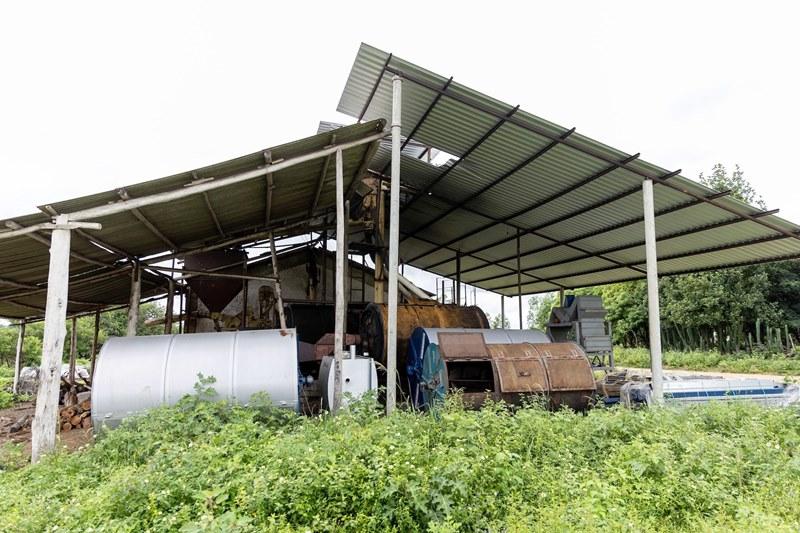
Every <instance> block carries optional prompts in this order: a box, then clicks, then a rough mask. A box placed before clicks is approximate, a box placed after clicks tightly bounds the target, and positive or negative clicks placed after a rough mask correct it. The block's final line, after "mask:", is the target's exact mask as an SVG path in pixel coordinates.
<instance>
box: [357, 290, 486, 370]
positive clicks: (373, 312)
mask: <svg viewBox="0 0 800 533" xmlns="http://www.w3.org/2000/svg"><path fill="white" fill-rule="evenodd" d="M388 315H389V306H388V305H386V304H374V303H373V304H369V305H368V306H367V307H366V308H365V309H364V311H363V313H361V324H360V327H359V334H360V335H361V347H362V349H363V351H364V352H366V353H368V354H369V355H370V357H372V358H373V359H375V360H376V361H377V362H379V363H380V364H382V365H384V366H385V365H386V337H387V330H386V324H387V323H388ZM417 327H423V328H481V329H487V328H488V327H489V321H488V320H487V319H486V315H485V314H484V313H483V311H481V309H480V307H477V306H459V305H445V304H439V303H433V302H431V303H405V304H398V306H397V368H398V370H400V371H401V372H404V370H403V369H405V366H406V363H405V358H406V351H407V350H408V339H409V338H410V337H411V333H412V332H413V331H414V328H417ZM401 381H405V380H401Z"/></svg>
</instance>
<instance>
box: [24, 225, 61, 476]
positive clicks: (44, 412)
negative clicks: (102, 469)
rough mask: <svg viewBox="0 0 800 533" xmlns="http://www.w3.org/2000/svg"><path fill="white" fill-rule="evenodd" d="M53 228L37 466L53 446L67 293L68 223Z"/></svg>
mask: <svg viewBox="0 0 800 533" xmlns="http://www.w3.org/2000/svg"><path fill="white" fill-rule="evenodd" d="M55 222H56V229H54V230H53V234H52V237H51V239H50V270H49V273H48V276H47V304H46V307H45V315H44V338H43V342H42V366H41V368H40V371H39V392H38V393H37V395H36V414H35V416H34V419H33V423H32V424H31V432H32V434H33V435H32V443H31V462H32V463H37V462H39V460H40V459H41V458H42V456H43V455H44V454H46V453H49V452H51V451H53V448H55V445H56V422H57V421H58V392H59V388H60V386H61V359H62V355H63V352H64V337H65V336H66V333H67V328H66V321H67V297H68V294H69V248H70V230H68V229H58V226H60V225H65V224H67V222H68V219H67V216H66V215H58V216H57V217H56V220H55Z"/></svg>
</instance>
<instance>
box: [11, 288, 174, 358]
mask: <svg viewBox="0 0 800 533" xmlns="http://www.w3.org/2000/svg"><path fill="white" fill-rule="evenodd" d="M163 316H164V308H163V306H161V305H159V304H157V303H146V304H142V306H141V307H140V308H139V323H138V326H137V330H136V331H137V335H159V334H161V333H164V327H163V326H146V325H145V322H146V321H148V320H151V319H154V318H161V317H163ZM77 323H78V357H83V358H85V359H89V357H90V356H91V354H90V352H91V349H92V337H94V316H84V317H81V318H79V319H78V321H77ZM127 328H128V314H127V311H126V310H125V309H118V310H116V311H109V312H107V313H103V314H101V315H100V329H99V331H100V333H99V335H98V343H99V344H100V346H102V345H103V343H104V342H105V341H106V339H107V338H109V337H123V336H124V335H125V333H126V331H127ZM18 334H19V329H18V328H17V327H16V326H0V365H2V364H5V365H7V366H13V364H14V358H15V357H16V353H17V336H18ZM43 335H44V323H43V322H34V323H32V324H28V326H27V328H26V329H25V342H24V344H23V346H22V353H23V360H22V366H26V365H27V366H30V365H38V364H39V361H40V360H41V357H42V336H43ZM71 335H72V321H71V320H67V334H66V337H65V339H66V341H65V342H64V361H67V360H68V357H69V339H70V337H71Z"/></svg>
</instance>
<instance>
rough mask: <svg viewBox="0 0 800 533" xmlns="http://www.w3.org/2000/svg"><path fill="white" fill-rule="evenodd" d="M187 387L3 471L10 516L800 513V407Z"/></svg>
mask: <svg viewBox="0 0 800 533" xmlns="http://www.w3.org/2000/svg"><path fill="white" fill-rule="evenodd" d="M254 403H255V404H256V405H253V406H251V407H250V408H242V407H229V406H227V405H225V404H222V403H206V402H200V401H198V400H197V399H196V397H192V398H188V399H186V400H184V402H183V403H182V404H181V405H179V406H178V407H175V408H170V409H159V410H156V411H154V412H152V413H151V414H149V415H148V416H146V417H144V418H141V419H139V420H136V421H135V422H133V423H129V424H125V425H124V426H123V427H122V428H120V429H117V430H115V431H112V432H110V433H109V434H107V435H106V436H104V437H103V438H101V439H99V440H98V442H97V443H96V444H95V445H94V446H92V447H90V448H89V449H88V450H85V451H83V452H78V453H73V454H57V455H55V456H53V457H50V458H48V459H46V460H45V461H43V462H42V463H41V464H39V465H37V466H34V467H26V468H23V469H20V470H17V471H13V472H6V473H4V474H0V530H2V531H36V532H38V531H44V530H48V531H55V530H58V531H87V530H92V531H184V532H190V531H191V532H194V531H265V530H266V531H436V532H446V531H447V532H449V531H581V530H596V531H620V530H638V531H658V530H661V531H667V530H669V531H674V530H686V531H689V530H691V531H696V530H719V531H727V530H732V529H742V530H751V531H755V530H759V531H761V530H769V531H780V530H784V531H796V530H797V529H798V528H799V527H800V507H798V506H797V505H796V502H797V494H798V491H800V462H798V459H797V449H798V446H799V445H800V422H799V421H798V417H797V412H796V411H794V410H788V409H782V410H781V409H773V410H766V409H762V408H759V407H756V406H752V405H725V406H720V405H710V406H709V405H707V406H698V407H696V408H690V409H685V410H682V411H674V410H670V409H657V410H641V411H631V410H625V409H621V408H615V409H597V410H594V411H592V412H589V413H588V414H586V415H581V414H575V413H572V412H568V411H563V412H558V413H549V412H546V411H543V410H541V409H540V408H538V407H536V406H533V405H532V406H528V407H526V408H523V409H520V410H518V411H516V412H515V413H513V414H512V413H510V412H509V411H508V410H507V409H506V408H505V407H503V406H502V405H490V406H489V407H487V408H485V409H483V410H482V411H479V412H475V411H465V410H464V409H463V408H461V407H460V406H459V405H458V398H457V397H455V398H451V399H450V400H449V403H448V405H446V406H445V407H444V408H443V409H442V410H441V411H440V412H437V413H435V414H418V413H412V412H398V413H396V414H395V415H393V416H391V417H389V418H386V417H383V416H380V415H379V413H378V411H377V409H376V408H375V404H374V403H368V402H361V403H359V404H356V406H355V407H354V408H353V409H352V410H351V411H350V412H348V413H345V414H343V415H341V416H339V417H337V418H336V419H335V420H333V419H331V418H330V417H328V416H322V417H318V418H308V419H304V418H300V417H296V416H294V415H291V414H286V413H285V412H277V411H275V410H273V409H271V408H267V407H264V406H265V405H266V404H265V403H264V402H263V399H262V400H260V401H258V402H254Z"/></svg>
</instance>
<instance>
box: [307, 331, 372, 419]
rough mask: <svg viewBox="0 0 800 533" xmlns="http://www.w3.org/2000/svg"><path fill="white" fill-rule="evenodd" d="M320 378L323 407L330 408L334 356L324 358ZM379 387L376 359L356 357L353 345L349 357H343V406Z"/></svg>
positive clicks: (331, 402)
mask: <svg viewBox="0 0 800 533" xmlns="http://www.w3.org/2000/svg"><path fill="white" fill-rule="evenodd" d="M319 380H320V382H321V383H322V407H323V408H325V409H328V410H330V409H331V406H332V405H333V383H334V375H333V356H326V357H324V358H323V359H322V364H321V365H320V370H319ZM377 388H378V370H377V367H376V366H375V360H374V359H372V358H370V357H356V355H355V346H351V352H350V354H349V357H345V358H343V359H342V406H346V405H347V404H348V403H349V401H350V400H351V399H353V398H358V397H360V396H362V395H363V394H365V393H367V392H369V391H373V390H377Z"/></svg>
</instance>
